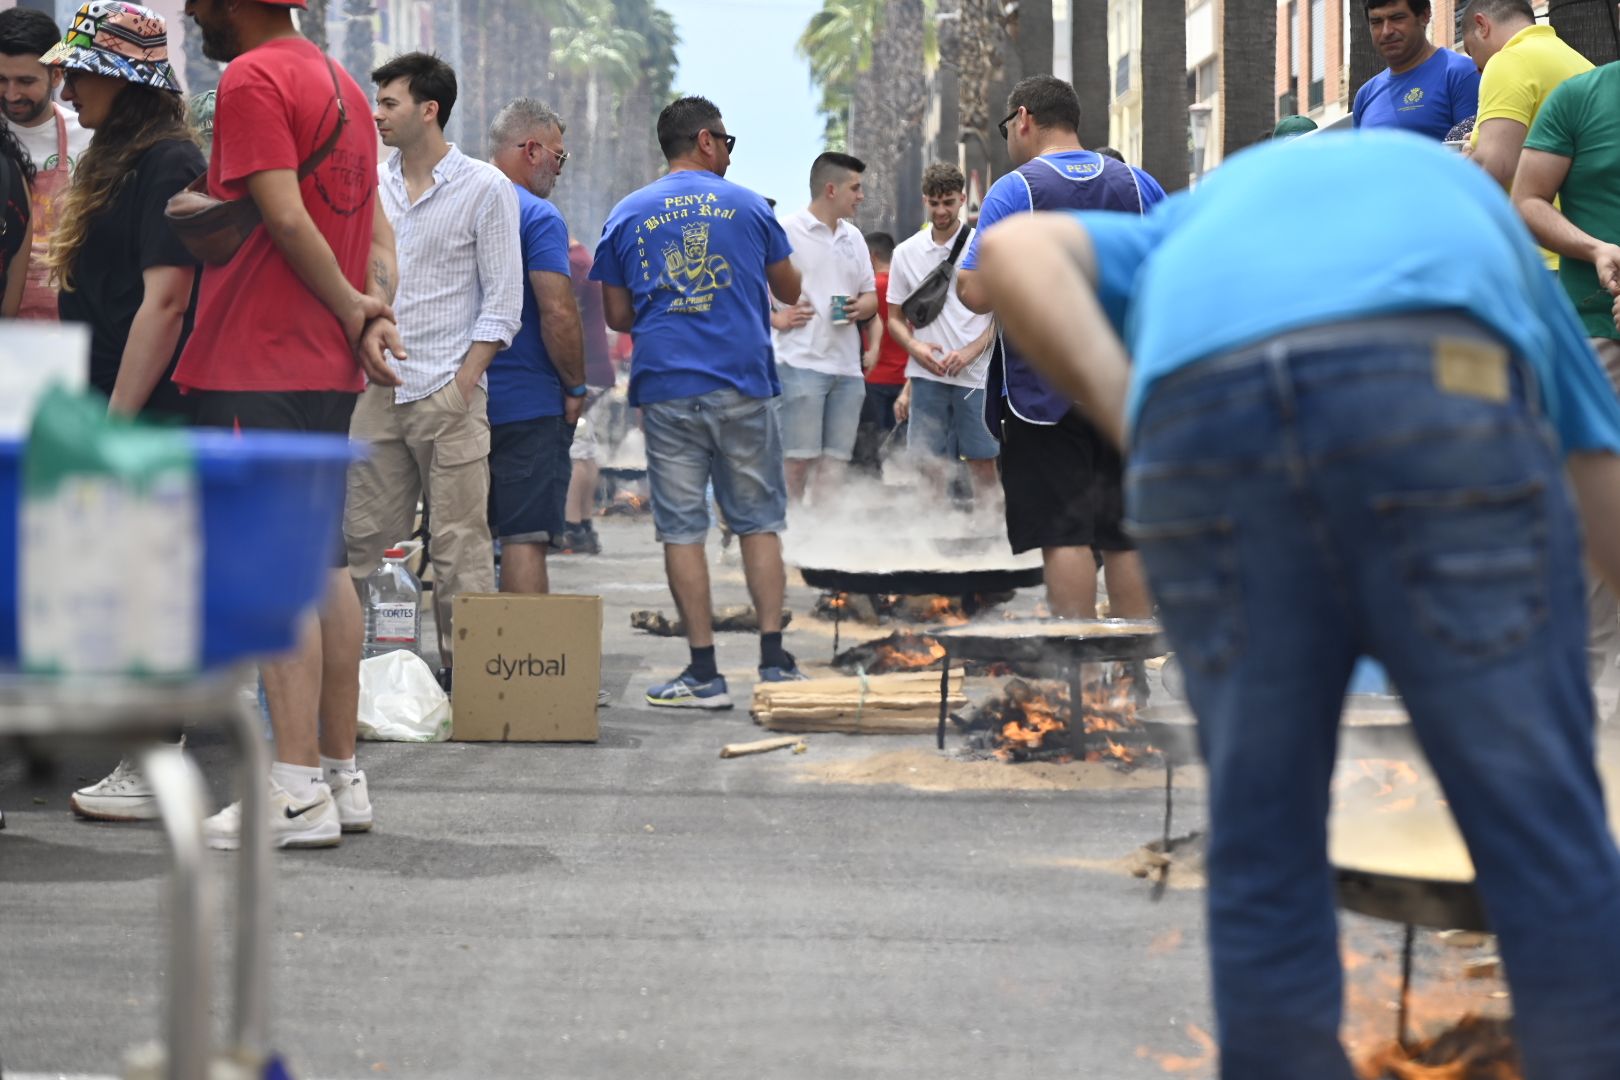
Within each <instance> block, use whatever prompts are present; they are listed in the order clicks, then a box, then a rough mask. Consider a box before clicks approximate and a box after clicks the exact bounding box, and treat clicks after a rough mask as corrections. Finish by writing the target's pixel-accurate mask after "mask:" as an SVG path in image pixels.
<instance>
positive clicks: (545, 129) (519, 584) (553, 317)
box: [489, 98, 586, 593]
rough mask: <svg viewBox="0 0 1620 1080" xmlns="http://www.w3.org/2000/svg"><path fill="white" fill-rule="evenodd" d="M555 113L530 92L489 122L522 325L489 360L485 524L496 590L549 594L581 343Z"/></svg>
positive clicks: (580, 376)
mask: <svg viewBox="0 0 1620 1080" xmlns="http://www.w3.org/2000/svg"><path fill="white" fill-rule="evenodd" d="M566 130H567V128H566V126H565V125H564V123H563V121H562V118H561V117H559V116H558V115H557V114H556V113H555V112H553V111H552V110H551V109H549V108H547V107H546V106H545V105H542V104H541V103H540V102H538V101H536V100H534V99H533V98H519V99H517V100H516V101H513V102H511V103H509V104H508V105H506V107H505V108H503V109H501V111H500V112H499V113H497V114H496V115H495V119H494V121H493V122H492V123H491V124H490V141H491V142H492V143H494V144H495V149H494V152H493V154H492V155H491V156H490V163H491V164H493V165H494V166H495V167H496V168H497V169H499V170H501V172H503V173H505V174H506V178H507V179H508V180H510V181H512V184H513V186H514V187H516V188H517V197H518V240H519V243H520V245H521V247H522V251H523V272H524V277H525V279H526V280H525V281H524V283H523V284H524V289H523V324H522V326H520V327H519V328H518V332H517V333H516V334H515V335H514V336H513V337H512V344H510V345H508V346H507V347H506V348H505V349H503V350H502V351H501V352H499V353H497V354H496V355H495V359H494V360H493V361H491V362H490V365H489V524H490V531H491V532H493V533H494V534H495V539H497V540H499V541H500V542H501V591H502V592H508V593H544V592H549V591H550V580H549V576H548V575H547V573H546V554H547V551H548V550H549V549H550V548H553V547H556V546H558V544H559V542H560V541H561V539H562V534H563V531H564V528H565V525H566V514H567V503H568V483H569V480H570V479H572V476H573V461H572V459H570V457H569V454H568V451H569V447H570V446H571V445H572V443H573V438H574V425H575V424H577V423H579V417H580V414H581V413H582V412H583V411H584V405H585V391H586V386H585V347H584V344H583V340H584V339H583V334H582V332H581V328H580V315H579V305H578V304H577V303H576V302H575V300H574V280H573V277H572V276H571V275H570V273H569V265H568V225H567V223H565V222H564V221H563V216H562V214H561V213H560V212H559V211H558V210H557V208H556V207H555V206H553V205H552V204H551V203H549V202H547V201H546V200H547V199H548V198H549V197H550V195H551V191H552V189H553V188H554V187H555V186H556V183H557V176H558V174H559V173H560V172H561V171H562V167H563V163H564V162H565V161H567V160H568V151H567V150H565V149H564V148H563V135H564V132H565V131H566Z"/></svg>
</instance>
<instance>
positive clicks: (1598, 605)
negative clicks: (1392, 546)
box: [1513, 64, 1620, 680]
mask: <svg viewBox="0 0 1620 1080" xmlns="http://www.w3.org/2000/svg"><path fill="white" fill-rule="evenodd" d="M1616 101H1620V64H1608V65H1606V66H1604V67H1600V68H1597V69H1596V70H1593V71H1588V72H1586V73H1584V74H1581V75H1576V76H1574V77H1572V78H1569V79H1566V80H1565V81H1564V82H1562V83H1560V84H1559V85H1558V86H1557V88H1556V89H1554V90H1553V92H1552V93H1551V94H1549V95H1548V96H1547V100H1546V101H1545V102H1544V103H1543V104H1542V106H1541V111H1540V112H1539V113H1537V115H1536V119H1535V122H1534V123H1533V124H1532V125H1531V127H1530V134H1529V135H1528V136H1527V137H1526V138H1525V140H1524V153H1523V154H1522V155H1521V156H1520V158H1519V164H1518V169H1517V171H1516V172H1515V174H1514V176H1513V203H1514V205H1515V206H1517V207H1518V209H1519V213H1520V215H1521V216H1523V218H1524V220H1525V224H1527V225H1529V226H1530V231H1531V232H1532V233H1533V234H1535V238H1536V240H1537V241H1539V242H1540V244H1541V246H1542V247H1544V248H1547V249H1548V250H1550V251H1555V252H1557V253H1558V254H1559V255H1560V256H1562V259H1561V260H1560V261H1559V264H1558V280H1559V282H1560V283H1561V284H1562V285H1563V286H1564V289H1565V291H1566V292H1568V293H1569V298H1570V300H1571V301H1573V302H1574V304H1575V310H1576V311H1577V312H1578V313H1579V314H1580V317H1581V322H1582V324H1583V325H1585V327H1586V334H1587V336H1588V337H1589V338H1591V339H1592V346H1593V348H1595V349H1596V350H1597V354H1598V358H1599V359H1600V360H1602V362H1603V370H1604V372H1605V373H1606V374H1607V375H1608V376H1609V382H1610V383H1611V384H1612V385H1614V386H1615V387H1616V388H1617V389H1620V317H1617V315H1616V312H1617V311H1620V306H1617V304H1620V301H1617V300H1616V297H1617V296H1620V185H1617V184H1616V183H1615V177H1616V176H1620V109H1616V108H1615V107H1614V102H1616ZM1554 197H1556V198H1557V199H1558V201H1557V202H1556V203H1555V202H1554V201H1553V200H1554ZM1587 600H1588V609H1589V617H1590V619H1591V636H1590V638H1589V640H1588V655H1589V659H1590V661H1591V669H1592V677H1593V679H1594V680H1596V679H1597V678H1598V677H1599V676H1601V675H1602V674H1603V672H1604V671H1605V670H1607V668H1608V667H1609V666H1610V665H1611V664H1612V663H1613V662H1614V658H1615V656H1616V655H1617V654H1620V600H1617V599H1616V597H1615V596H1614V594H1613V593H1611V592H1610V591H1609V590H1608V589H1606V588H1604V587H1603V586H1602V585H1601V584H1597V583H1595V579H1594V584H1593V585H1592V586H1591V587H1590V589H1589V595H1588V597H1587Z"/></svg>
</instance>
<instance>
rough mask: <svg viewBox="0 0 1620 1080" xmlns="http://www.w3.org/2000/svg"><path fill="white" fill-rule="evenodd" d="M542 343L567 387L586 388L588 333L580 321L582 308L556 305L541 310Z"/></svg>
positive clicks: (564, 385) (565, 387) (564, 386)
mask: <svg viewBox="0 0 1620 1080" xmlns="http://www.w3.org/2000/svg"><path fill="white" fill-rule="evenodd" d="M540 340H541V341H543V342H545V345H546V355H547V356H549V357H551V363H552V366H553V367H555V368H556V369H557V375H558V376H559V377H560V378H561V379H562V381H563V388H564V389H568V388H570V387H574V386H584V385H585V332H584V330H583V328H582V327H581V326H580V322H579V308H578V307H577V306H574V305H572V304H570V305H569V306H568V307H566V308H565V307H563V306H562V305H556V306H555V308H554V309H549V308H544V307H543V308H541V309H540Z"/></svg>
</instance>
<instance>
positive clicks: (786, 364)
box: [771, 153, 877, 500]
mask: <svg viewBox="0 0 1620 1080" xmlns="http://www.w3.org/2000/svg"><path fill="white" fill-rule="evenodd" d="M865 171H866V163H865V162H863V161H861V160H860V159H859V158H854V157H850V156H849V155H848V154H836V153H826V154H822V155H821V156H820V157H818V158H816V160H815V164H813V165H811V166H810V195H811V198H810V205H809V206H808V207H806V208H805V209H803V210H800V211H799V212H798V213H796V214H793V215H792V216H790V217H789V218H788V219H787V220H786V221H784V222H783V223H782V227H783V228H784V229H785V230H786V231H787V236H788V242H789V243H791V244H792V245H793V265H794V266H795V267H796V268H797V269H798V271H799V274H800V275H801V277H802V278H803V281H804V286H803V288H804V292H803V294H802V295H801V296H800V297H799V302H798V303H797V304H795V305H794V306H793V307H790V308H785V309H783V310H781V311H778V312H776V313H775V314H773V315H772V316H771V327H772V328H773V329H774V330H775V331H776V333H775V339H776V361H777V374H778V376H779V377H780V378H781V381H782V443H783V448H784V450H785V451H786V458H787V482H788V494H789V495H790V496H791V497H792V498H793V499H795V500H802V499H803V498H804V495H805V489H806V488H807V487H808V486H809V484H810V477H811V473H812V471H814V472H815V474H816V487H817V489H818V490H821V491H826V490H828V489H829V488H831V487H834V486H836V485H837V482H838V480H839V478H840V477H841V476H842V474H843V472H844V469H845V468H846V467H847V466H848V464H849V460H850V458H851V457H853V456H854V454H855V431H856V428H857V427H859V426H860V422H861V404H862V403H863V402H864V401H865V400H866V380H865V379H864V378H863V377H862V373H861V336H860V330H859V329H858V328H857V326H856V324H857V323H860V322H863V321H865V320H866V319H870V318H871V317H872V316H874V315H876V314H877V279H876V277H875V276H874V275H873V272H872V256H871V255H870V254H869V253H868V252H867V250H866V240H865V239H864V238H863V237H862V236H861V231H860V230H859V229H857V228H856V227H855V226H854V224H852V223H851V222H850V221H849V220H848V219H849V218H852V217H854V216H855V210H856V208H857V207H859V206H860V205H861V201H862V199H864V198H865V196H864V194H863V193H862V191H861V174H862V173H863V172H865Z"/></svg>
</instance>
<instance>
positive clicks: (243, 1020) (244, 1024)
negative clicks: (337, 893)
mask: <svg viewBox="0 0 1620 1080" xmlns="http://www.w3.org/2000/svg"><path fill="white" fill-rule="evenodd" d="M222 719H224V721H225V726H226V730H227V731H228V732H229V733H230V735H231V739H232V741H233V742H235V743H236V752H237V786H238V787H240V788H241V796H242V837H241V851H240V852H238V853H237V866H236V875H237V877H236V970H235V972H234V974H233V987H232V988H233V990H234V992H235V995H236V1002H235V1004H236V1008H235V1011H234V1012H233V1013H232V1015H231V1042H232V1045H233V1048H234V1049H235V1050H237V1051H239V1052H241V1053H243V1054H245V1055H246V1056H247V1058H248V1060H250V1061H254V1062H257V1061H260V1060H262V1059H263V1057H264V1054H265V1052H266V1050H267V1049H268V1047H269V1040H268V1035H269V1029H268V1026H267V1014H268V1008H269V1001H270V790H269V782H268V780H267V779H266V778H267V777H268V775H269V772H270V753H269V750H268V749H267V748H266V747H265V744H264V732H263V730H262V725H261V722H260V719H259V707H258V704H257V702H253V701H247V700H244V699H242V698H241V697H240V695H237V698H236V700H235V701H234V702H233V705H232V708H231V710H230V712H229V713H228V714H226V715H225V716H224V717H222Z"/></svg>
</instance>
